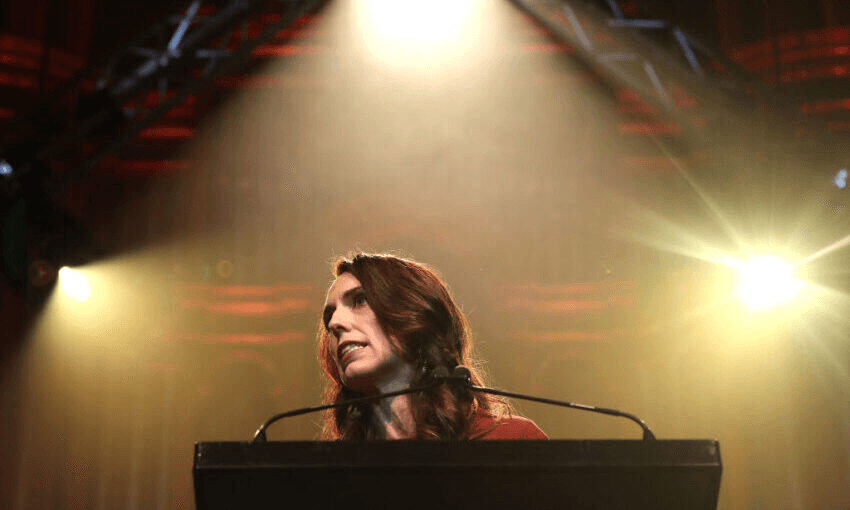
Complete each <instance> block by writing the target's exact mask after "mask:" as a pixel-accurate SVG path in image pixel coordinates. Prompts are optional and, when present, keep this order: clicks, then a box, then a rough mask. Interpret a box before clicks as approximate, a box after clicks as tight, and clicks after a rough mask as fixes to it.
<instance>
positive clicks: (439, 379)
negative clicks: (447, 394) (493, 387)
mask: <svg viewBox="0 0 850 510" xmlns="http://www.w3.org/2000/svg"><path fill="white" fill-rule="evenodd" d="M455 370H457V369H455ZM456 380H457V379H456V378H455V376H454V374H451V373H449V369H448V368H446V367H444V366H439V367H437V368H435V369H434V371H433V372H432V373H431V376H430V381H428V382H427V383H425V384H423V385H420V386H411V387H409V388H405V389H403V390H397V391H390V392H387V393H379V394H377V395H369V396H366V397H358V398H352V399H348V400H344V401H342V402H335V403H333V404H324V405H320V406H315V407H304V408H302V409H295V410H292V411H286V412H283V413H279V414H276V415H274V416H272V417H271V418H269V419H268V420H266V422H265V423H263V424H262V425H260V428H258V429H257V431H256V432H254V439H253V440H252V441H251V442H252V443H265V442H266V441H268V439H267V438H266V429H268V428H269V427H270V426H271V425H272V423H274V422H276V421H278V420H282V419H284V418H291V417H293V416H299V415H302V414H309V413H315V412H318V411H324V410H325V409H336V408H339V407H348V406H350V405H352V404H364V403H366V402H375V401H377V400H383V399H385V398H390V397H397V396H399V395H407V394H410V393H419V392H422V391H427V390H430V389H433V388H436V387H437V386H439V385H441V384H443V382H446V381H456Z"/></svg>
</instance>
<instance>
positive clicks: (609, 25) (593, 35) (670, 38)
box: [513, 0, 829, 136]
mask: <svg viewBox="0 0 850 510" xmlns="http://www.w3.org/2000/svg"><path fill="white" fill-rule="evenodd" d="M513 2H514V3H515V4H517V5H518V6H519V7H520V8H521V9H523V10H524V11H526V12H527V13H528V14H529V15H531V16H532V17H533V18H534V19H535V20H536V21H537V22H538V23H539V24H541V25H542V26H544V27H545V28H546V29H548V30H549V32H551V33H552V35H553V36H554V37H555V38H557V39H559V40H560V41H562V42H563V43H566V44H568V45H570V46H571V47H572V48H573V49H574V50H575V52H576V54H577V55H578V56H579V57H581V58H583V59H584V60H585V61H587V62H590V63H591V64H592V65H593V66H594V67H595V68H596V69H598V70H600V71H602V73H603V74H604V75H606V77H607V78H609V79H613V80H614V81H615V82H616V83H617V85H619V86H622V87H628V88H630V89H631V90H633V91H634V92H635V93H637V94H639V95H640V96H641V97H642V99H643V100H644V101H646V102H648V103H650V104H652V105H654V106H656V107H657V108H658V109H659V110H660V111H662V112H665V113H666V114H667V115H668V116H670V117H671V118H672V119H673V120H676V121H677V122H678V123H679V124H680V125H681V126H682V127H683V128H684V129H689V128H693V127H694V126H695V120H699V122H696V125H700V126H702V125H704V124H705V122H702V121H704V120H707V121H708V122H709V123H710V121H711V118H712V115H713V114H714V112H718V114H719V112H722V111H725V110H728V107H729V106H730V105H731V106H733V107H734V108H736V109H739V110H740V109H741V108H745V109H748V110H752V109H754V108H763V109H764V110H765V113H767V111H771V112H772V113H773V114H779V115H782V116H783V118H784V119H785V120H786V123H787V120H788V119H789V118H791V119H794V120H796V121H798V123H799V124H803V125H805V126H806V128H807V129H809V130H811V131H814V132H817V133H818V134H820V135H826V136H829V135H828V134H827V131H826V130H825V129H824V128H823V126H820V125H818V124H815V123H813V122H811V121H810V120H809V119H807V118H806V117H805V116H804V115H803V114H802V112H801V111H800V109H799V108H798V107H796V105H793V104H791V102H790V101H787V100H785V98H783V97H781V96H779V95H778V94H777V93H776V91H774V90H772V89H770V88H768V87H767V86H766V85H764V84H762V83H761V82H760V81H758V80H757V79H756V78H754V77H752V76H750V75H749V74H748V73H747V72H746V71H745V70H743V69H742V68H740V67H739V66H738V65H737V64H735V63H734V62H731V61H729V60H728V59H726V58H724V57H722V56H720V55H718V54H716V53H715V52H713V51H711V50H710V49H708V47H707V45H705V44H702V43H700V42H698V41H696V40H695V39H694V38H692V37H691V36H689V35H687V34H686V33H685V31H684V30H682V29H681V28H680V27H677V26H675V25H674V24H671V23H669V22H668V21H665V20H662V19H655V18H649V17H639V16H638V15H637V14H635V15H627V14H626V13H624V12H623V10H622V9H621V7H620V5H619V4H618V2H617V1H616V0H513ZM674 87H678V89H679V90H680V91H682V92H684V93H685V94H686V96H687V97H691V98H699V102H700V104H701V105H702V106H704V107H707V108H701V109H700V111H699V116H700V119H695V117H694V115H695V113H696V112H695V111H694V110H693V107H694V104H693V101H682V100H677V98H676V94H674ZM680 95H681V94H680ZM719 105H723V106H724V108H718V107H717V106H719Z"/></svg>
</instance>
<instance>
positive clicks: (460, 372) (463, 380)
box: [434, 365, 655, 441]
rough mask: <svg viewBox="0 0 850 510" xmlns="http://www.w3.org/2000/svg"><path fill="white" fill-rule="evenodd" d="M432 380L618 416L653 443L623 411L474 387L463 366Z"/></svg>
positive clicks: (645, 430)
mask: <svg viewBox="0 0 850 510" xmlns="http://www.w3.org/2000/svg"><path fill="white" fill-rule="evenodd" d="M434 379H438V380H440V381H447V382H450V383H456V384H462V385H464V386H466V387H467V388H469V389H470V390H472V391H476V392H479V393H489V394H491V395H499V396H502V397H509V398H516V399H519V400H528V401H531V402H540V403H541V404H551V405H555V406H561V407H569V408H571V409H579V410H582V411H591V412H594V413H601V414H608V415H611V416H620V417H622V418H628V419H629V420H632V421H633V422H635V423H637V424H638V425H640V428H641V429H643V440H644V441H655V434H653V433H652V431H651V430H649V425H647V424H646V422H644V421H643V420H641V419H640V418H638V417H637V416H635V415H633V414H629V413H624V412H623V411H617V410H616V409H606V408H604V407H593V406H586V405H584V404H576V403H574V402H566V401H564V400H553V399H550V398H541V397H533V396H531V395H523V394H521V393H513V392H511V391H504V390H497V389H493V388H485V387H484V386H475V385H473V384H472V374H471V373H470V371H469V369H468V368H466V367H465V366H463V365H458V366H456V367H455V368H454V370H453V371H452V373H451V374H442V373H441V374H440V375H439V376H438V375H437V371H436V370H435V371H434Z"/></svg>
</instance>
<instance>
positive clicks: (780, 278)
mask: <svg viewBox="0 0 850 510" xmlns="http://www.w3.org/2000/svg"><path fill="white" fill-rule="evenodd" d="M739 269H740V274H741V280H740V284H739V287H738V294H739V296H740V297H741V300H743V301H744V302H745V303H746V304H748V305H749V306H750V307H752V308H755V309H765V308H769V307H772V306H775V305H778V304H780V303H784V302H787V301H788V300H790V299H792V298H793V297H795V296H796V295H797V293H798V292H799V290H800V282H799V281H797V280H796V279H795V278H794V275H793V272H792V270H791V266H790V265H788V264H786V263H784V262H782V261H781V260H779V259H778V258H776V257H773V256H764V257H756V258H753V259H751V260H750V261H749V262H747V263H746V264H743V265H741V266H740V268H739Z"/></svg>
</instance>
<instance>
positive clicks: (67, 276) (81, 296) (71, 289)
mask: <svg viewBox="0 0 850 510" xmlns="http://www.w3.org/2000/svg"><path fill="white" fill-rule="evenodd" d="M59 286H60V287H61V288H62V291H63V292H64V293H65V295H66V296H68V297H70V298H71V299H75V300H77V301H80V302H83V301H86V300H88V298H89V297H91V286H90V285H89V279H88V278H86V275H84V274H83V273H81V272H80V271H77V270H75V269H71V268H70V267H67V266H65V267H63V268H61V269H60V270H59Z"/></svg>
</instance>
